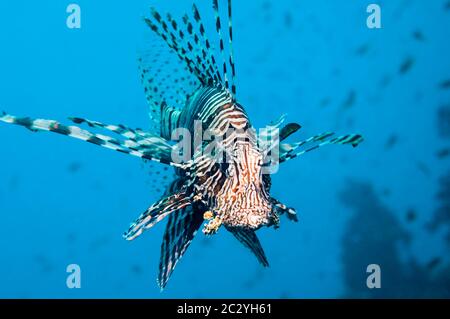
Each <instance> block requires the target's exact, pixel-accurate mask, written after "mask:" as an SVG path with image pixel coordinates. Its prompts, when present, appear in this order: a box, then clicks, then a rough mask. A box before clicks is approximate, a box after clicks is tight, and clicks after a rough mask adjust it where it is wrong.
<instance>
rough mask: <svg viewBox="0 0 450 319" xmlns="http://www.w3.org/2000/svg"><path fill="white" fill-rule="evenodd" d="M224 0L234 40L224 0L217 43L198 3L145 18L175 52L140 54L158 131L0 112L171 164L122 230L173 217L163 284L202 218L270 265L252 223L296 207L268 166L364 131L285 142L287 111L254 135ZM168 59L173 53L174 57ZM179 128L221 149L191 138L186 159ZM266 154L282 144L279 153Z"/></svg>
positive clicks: (136, 231)
mask: <svg viewBox="0 0 450 319" xmlns="http://www.w3.org/2000/svg"><path fill="white" fill-rule="evenodd" d="M227 5H228V10H227V11H228V14H225V16H227V20H228V28H227V29H228V36H227V37H228V40H229V41H228V44H227V45H226V44H225V40H224V38H225V37H224V36H223V33H224V32H223V30H224V29H223V27H222V23H221V21H222V20H223V17H221V13H222V12H221V11H220V10H219V3H218V0H212V8H213V11H214V18H215V32H213V33H214V34H215V36H216V38H215V40H216V41H217V42H218V50H217V48H214V46H213V43H211V42H210V40H209V38H208V35H207V32H206V29H205V26H204V23H203V21H202V19H201V17H200V13H199V10H198V8H197V6H196V5H195V4H194V5H193V6H192V14H191V15H187V14H186V15H184V16H183V17H182V19H181V20H180V21H177V20H175V19H174V18H173V17H172V15H170V14H167V15H166V16H165V17H164V16H162V15H161V14H160V13H159V12H158V11H157V10H156V9H154V8H152V9H151V14H150V15H149V17H146V18H144V21H145V23H146V24H147V26H148V27H149V28H150V30H151V31H152V32H151V33H152V34H153V36H154V37H155V38H156V39H158V40H159V41H160V44H162V45H161V46H160V47H161V48H160V49H165V50H166V51H168V53H169V54H167V55H163V54H161V52H160V51H157V50H156V49H154V50H149V51H150V53H149V54H142V55H141V56H140V57H139V59H138V62H139V71H140V75H141V80H142V83H143V85H144V90H145V94H146V98H147V101H148V104H149V106H150V112H149V114H150V117H151V119H152V123H153V125H154V128H153V129H151V130H142V129H133V128H130V127H127V126H124V125H110V124H103V123H101V122H97V121H91V120H88V119H84V118H78V117H76V118H75V117H74V118H69V119H70V120H71V121H72V122H73V123H74V124H75V125H64V124H62V123H60V122H58V121H55V120H46V119H32V118H29V117H15V116H12V115H9V114H6V113H4V112H3V114H2V115H0V120H1V121H3V122H6V123H11V124H17V125H21V126H24V127H26V128H28V129H30V130H31V131H33V132H37V131H49V132H54V133H59V134H62V135H67V136H70V137H73V138H76V139H80V140H84V141H86V142H89V143H92V144H95V145H98V146H102V147H105V148H108V149H111V150H114V151H118V152H121V153H125V154H128V155H132V156H136V157H140V158H142V159H144V160H150V161H156V162H159V163H161V164H164V165H170V166H172V167H174V169H175V176H176V178H175V180H174V181H173V182H172V183H171V184H170V186H169V187H168V189H167V190H166V192H165V193H164V195H163V196H162V198H161V199H160V200H158V201H157V202H156V203H154V204H153V205H151V206H150V207H149V208H148V209H147V210H145V211H144V213H142V214H141V215H140V216H139V217H138V218H137V220H136V221H135V222H134V223H132V224H131V226H130V228H129V229H128V231H126V232H125V234H124V238H125V239H127V240H133V239H135V238H136V237H138V236H139V235H140V234H141V233H142V232H143V231H144V230H145V229H148V228H151V227H152V226H154V225H155V224H156V223H158V222H160V221H161V220H162V219H164V218H165V217H167V219H168V222H167V225H166V229H165V233H164V236H163V242H162V245H161V256H160V263H159V275H158V279H157V281H158V284H159V286H160V288H161V289H163V288H164V287H165V286H166V284H167V281H168V279H169V277H170V276H171V274H172V272H173V270H174V268H175V266H176V265H177V263H178V261H179V260H180V258H181V257H182V256H183V255H184V254H185V253H186V250H187V248H188V247H189V245H190V243H191V241H192V240H193V238H194V236H195V235H196V233H197V231H198V229H199V228H200V227H201V226H202V224H203V233H205V234H206V235H212V234H215V233H217V231H218V230H219V228H220V227H221V226H224V227H225V229H226V230H228V231H229V232H231V233H232V234H233V235H234V236H235V237H236V238H237V239H238V240H239V241H240V242H241V243H242V244H243V245H244V246H245V247H247V248H248V249H249V250H250V251H251V252H252V253H253V254H254V255H255V256H256V258H257V259H258V261H259V262H260V263H261V264H262V265H263V266H265V267H267V266H268V265H269V264H268V261H267V258H266V255H265V253H264V250H263V248H262V246H261V244H260V241H259V240H258V237H257V236H256V233H255V231H256V230H258V229H259V228H261V227H262V226H273V227H274V228H277V227H278V226H279V223H280V216H281V215H283V214H285V215H286V216H287V217H288V219H290V220H293V221H297V215H296V212H295V210H294V209H293V208H290V207H288V206H286V205H284V204H282V203H281V202H279V201H278V200H276V199H275V198H273V197H271V196H270V193H269V192H270V187H271V177H270V172H269V171H268V170H266V168H267V167H268V166H270V165H272V164H273V163H272V162H277V164H282V163H284V162H286V161H288V160H291V159H293V158H295V157H298V156H300V155H302V154H305V153H307V152H310V151H312V150H315V149H318V148H319V147H321V146H324V145H327V144H342V145H345V144H348V145H352V146H354V147H356V146H357V145H358V144H359V143H360V142H361V141H362V140H363V138H362V136H361V135H358V134H349V135H344V136H339V137H335V136H334V133H331V132H326V133H322V134H318V135H316V136H313V137H310V138H308V139H306V140H303V141H300V142H297V143H281V142H282V141H283V140H285V139H286V138H287V137H288V136H290V135H291V134H293V133H294V132H296V131H298V130H299V129H300V128H301V126H300V125H298V124H296V123H290V124H287V125H285V126H283V127H282V125H283V124H282V123H283V121H284V117H282V118H281V119H280V120H278V121H277V122H275V123H274V124H271V125H269V126H268V127H267V129H266V130H265V131H264V132H261V133H260V134H256V133H255V130H253V127H252V125H251V123H250V120H249V118H248V116H247V113H246V111H245V110H244V107H243V106H242V105H241V104H239V103H238V101H237V99H236V85H235V79H236V68H235V61H234V55H233V27H232V6H231V0H228V1H227ZM226 47H227V49H226ZM164 56H166V57H168V58H167V60H165V59H163V57H164ZM170 59H172V60H174V62H173V61H172V64H171V63H169V60H170ZM173 65H175V67H173ZM199 123H200V124H199ZM81 125H86V126H88V127H90V128H96V129H103V130H105V131H110V132H112V133H115V134H116V137H112V136H107V135H103V134H96V133H94V132H92V130H91V131H89V130H86V129H83V128H81V127H80V126H81ZM196 126H197V127H196ZM177 128H185V129H187V130H188V131H189V132H193V133H194V138H193V140H195V139H196V134H197V133H198V132H197V131H198V129H200V130H209V131H210V132H213V135H214V136H215V137H220V139H218V140H220V142H218V143H216V145H215V146H216V147H215V149H217V150H216V151H217V152H216V153H217V154H221V155H218V156H216V155H214V152H210V154H209V155H208V154H207V155H205V152H204V150H205V149H206V148H208V145H205V142H200V143H197V144H200V146H199V145H197V144H195V143H194V142H193V141H192V139H191V140H190V141H189V139H187V141H188V143H189V142H190V143H191V146H192V147H193V151H192V152H191V154H189V152H186V153H187V154H188V155H189V156H185V157H184V159H182V160H180V158H179V156H177V155H179V154H180V151H181V150H180V147H179V144H176V145H174V142H173V139H172V133H173V132H174V130H176V129H177ZM275 133H276V134H275ZM197 135H198V134H197ZM275 135H276V138H273V136H275ZM271 138H273V140H277V141H275V142H273V143H272V144H270V146H269V147H267V143H264V140H265V139H268V140H270V139H271ZM185 142H186V141H185ZM218 150H221V151H222V153H221V152H219V151H218ZM275 150H276V151H275ZM224 153H225V154H226V155H223V154H224ZM269 153H270V154H271V153H276V155H277V156H276V159H274V157H273V156H270V155H269ZM184 155H186V154H184ZM224 156H225V157H226V160H224Z"/></svg>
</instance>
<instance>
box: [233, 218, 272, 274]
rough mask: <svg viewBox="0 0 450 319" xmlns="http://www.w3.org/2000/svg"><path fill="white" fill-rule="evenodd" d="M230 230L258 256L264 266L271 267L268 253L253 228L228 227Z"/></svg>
mask: <svg viewBox="0 0 450 319" xmlns="http://www.w3.org/2000/svg"><path fill="white" fill-rule="evenodd" d="M227 229H228V231H229V232H231V233H232V234H233V235H234V237H236V238H237V240H239V241H240V242H241V243H242V244H243V245H244V246H245V247H247V248H248V249H250V250H251V252H252V253H253V254H254V255H255V256H256V258H257V259H258V261H259V262H260V263H261V265H263V266H264V267H269V262H268V261H267V257H266V254H265V253H264V250H263V248H262V246H261V243H260V242H259V239H258V237H257V236H256V233H255V231H254V230H252V229H247V228H236V227H233V228H232V227H227Z"/></svg>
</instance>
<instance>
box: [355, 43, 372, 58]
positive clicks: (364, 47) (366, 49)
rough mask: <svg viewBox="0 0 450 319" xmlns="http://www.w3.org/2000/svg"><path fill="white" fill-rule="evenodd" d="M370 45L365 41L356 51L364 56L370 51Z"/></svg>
mask: <svg viewBox="0 0 450 319" xmlns="http://www.w3.org/2000/svg"><path fill="white" fill-rule="evenodd" d="M369 49H370V46H369V44H368V43H365V44H363V45H361V46H360V47H358V48H357V49H356V51H355V53H356V55H359V56H364V55H366V54H367V52H369Z"/></svg>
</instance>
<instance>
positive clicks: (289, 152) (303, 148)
mask: <svg viewBox="0 0 450 319" xmlns="http://www.w3.org/2000/svg"><path fill="white" fill-rule="evenodd" d="M333 136H334V133H332V132H326V133H322V134H318V135H315V136H312V137H310V138H308V139H306V140H304V141H301V142H298V143H292V144H280V150H279V151H280V152H279V155H280V156H279V162H280V163H283V162H286V161H288V160H290V159H293V158H296V157H298V156H301V155H303V154H305V153H308V152H310V151H313V150H316V149H319V148H320V147H322V146H324V145H329V144H339V145H352V146H353V147H356V146H358V145H359V144H360V143H361V142H362V141H363V140H364V139H363V137H362V136H361V135H359V134H347V135H343V136H339V137H333Z"/></svg>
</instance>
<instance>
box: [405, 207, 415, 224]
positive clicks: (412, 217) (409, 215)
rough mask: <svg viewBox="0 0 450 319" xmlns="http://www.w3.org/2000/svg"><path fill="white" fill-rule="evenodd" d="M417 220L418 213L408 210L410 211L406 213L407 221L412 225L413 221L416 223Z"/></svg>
mask: <svg viewBox="0 0 450 319" xmlns="http://www.w3.org/2000/svg"><path fill="white" fill-rule="evenodd" d="M416 218H417V213H416V211H415V210H414V209H408V211H407V212H406V220H407V221H408V222H410V223H412V222H413V221H415V220H416Z"/></svg>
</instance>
